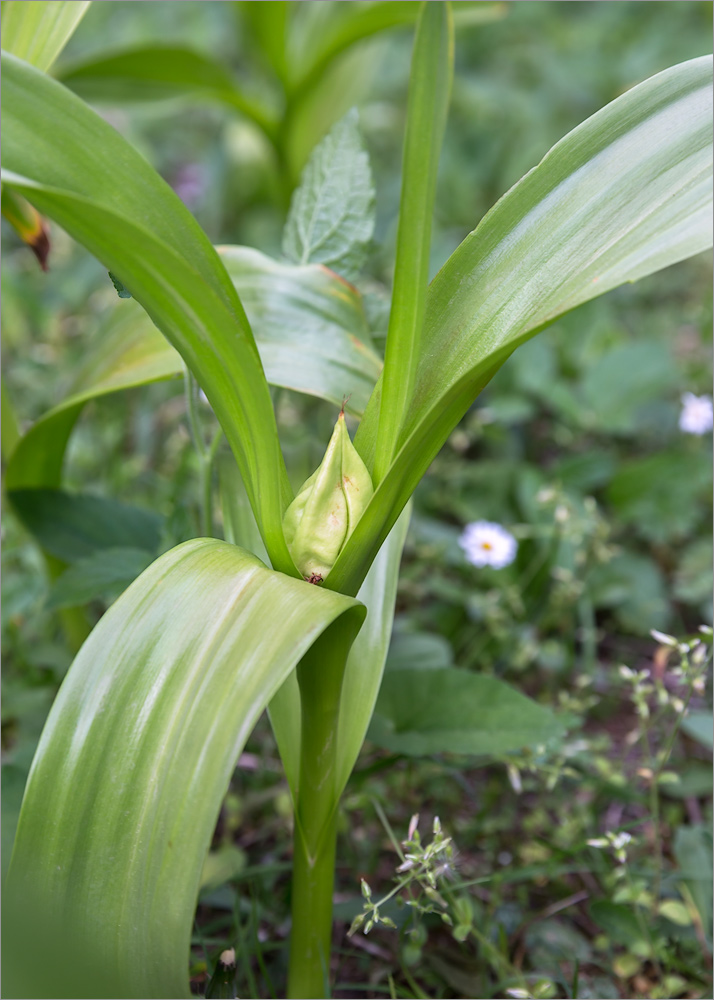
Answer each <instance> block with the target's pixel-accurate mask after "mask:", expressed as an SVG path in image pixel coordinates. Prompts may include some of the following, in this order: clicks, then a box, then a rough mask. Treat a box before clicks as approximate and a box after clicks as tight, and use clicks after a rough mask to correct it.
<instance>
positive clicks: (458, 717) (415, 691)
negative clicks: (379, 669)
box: [367, 667, 565, 757]
mask: <svg viewBox="0 0 714 1000" xmlns="http://www.w3.org/2000/svg"><path fill="white" fill-rule="evenodd" d="M564 731H565V727H564V725H563V724H562V722H561V721H560V720H558V719H557V718H556V717H555V716H554V715H553V713H552V712H551V711H550V710H549V709H547V708H544V707H543V706H542V705H538V704H536V702H534V701H531V699H530V698H527V697H526V696H525V695H523V694H521V693H520V692H519V691H516V690H515V688H512V687H510V686H509V685H508V684H506V683H504V682H503V681H501V680H498V678H496V677H485V676H481V675H479V674H472V673H468V672H467V671H465V670H458V669H457V668H454V667H443V668H442V669H441V670H420V669H411V670H410V669H408V668H406V669H403V670H391V671H387V673H385V675H384V678H383V681H382V687H381V690H380V692H379V698H378V699H377V705H376V708H375V711H374V717H373V719H372V723H371V725H370V727H369V732H368V734H367V735H368V738H369V739H370V740H372V742H373V743H376V744H377V745H378V746H381V747H385V748H386V749H387V750H391V751H392V752H394V753H401V754H407V755H410V756H417V757H420V756H421V757H426V756H429V755H430V754H435V753H465V754H487V755H489V756H493V755H494V754H502V753H508V752H509V751H513V750H520V749H522V748H523V747H529V746H536V745H538V744H539V743H546V742H548V740H550V739H552V738H553V737H554V736H557V735H559V734H562V733H563V732H564Z"/></svg>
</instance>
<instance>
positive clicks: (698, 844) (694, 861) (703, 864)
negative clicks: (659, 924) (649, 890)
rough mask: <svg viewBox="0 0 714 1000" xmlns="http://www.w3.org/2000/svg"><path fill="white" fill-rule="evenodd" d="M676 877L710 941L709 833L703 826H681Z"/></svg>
mask: <svg viewBox="0 0 714 1000" xmlns="http://www.w3.org/2000/svg"><path fill="white" fill-rule="evenodd" d="M674 856H675V858H676V859H677V865H678V866H679V876H680V878H681V879H682V880H683V881H684V883H685V885H686V887H687V888H688V889H689V892H690V893H691V895H692V898H693V900H694V902H695V904H696V907H697V909H698V910H699V916H700V917H701V921H702V928H703V930H704V934H705V936H706V938H707V940H708V942H709V947H710V948H711V941H712V834H711V829H710V828H709V827H706V826H703V825H701V826H680V827H679V828H678V829H677V832H676V833H675V836H674Z"/></svg>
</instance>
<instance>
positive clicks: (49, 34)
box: [2, 0, 89, 71]
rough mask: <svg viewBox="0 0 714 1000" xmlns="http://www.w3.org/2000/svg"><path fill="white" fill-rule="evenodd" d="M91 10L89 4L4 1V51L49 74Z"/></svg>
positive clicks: (71, 0) (73, 0)
mask: <svg viewBox="0 0 714 1000" xmlns="http://www.w3.org/2000/svg"><path fill="white" fill-rule="evenodd" d="M88 7H89V0H87V2H84V0H64V2H60V0H52V2H51V3H49V2H45V0H31V2H30V0H3V5H2V47H3V49H5V51H6V52H11V53H12V54H13V55H15V56H19V58H20V59H24V60H25V61H26V62H29V63H31V64H32V65H33V66H37V68H38V69H40V70H44V71H47V70H48V69H49V68H50V66H51V65H52V63H53V62H54V61H55V59H56V58H57V56H58V55H59V54H60V52H61V51H62V49H63V48H64V47H65V45H66V44H67V42H68V41H69V39H70V38H71V36H72V35H73V34H74V31H75V28H76V27H77V25H78V24H79V22H80V21H81V20H82V18H83V17H84V15H85V14H86V12H87V8H88Z"/></svg>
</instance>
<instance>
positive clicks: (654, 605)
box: [588, 552, 672, 635]
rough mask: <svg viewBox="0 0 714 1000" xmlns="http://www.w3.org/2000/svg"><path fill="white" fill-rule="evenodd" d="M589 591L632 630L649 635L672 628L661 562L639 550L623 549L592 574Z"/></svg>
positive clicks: (597, 602)
mask: <svg viewBox="0 0 714 1000" xmlns="http://www.w3.org/2000/svg"><path fill="white" fill-rule="evenodd" d="M588 592H589V595H590V599H591V601H592V602H593V604H594V606H595V607H596V608H612V611H613V614H614V615H615V616H616V617H617V619H618V620H619V622H620V624H621V625H623V626H624V628H625V629H626V630H627V631H628V632H634V633H635V634H637V635H648V634H649V630H650V629H651V628H658V629H667V628H669V624H670V619H671V616H672V607H671V603H670V601H669V600H668V598H667V588H666V585H665V580H664V576H663V574H662V570H661V569H660V567H659V565H658V564H657V563H656V562H655V561H654V559H651V558H649V557H647V556H642V555H639V554H638V553H636V552H621V553H619V554H618V555H616V556H614V558H612V559H611V560H610V561H609V562H606V563H603V564H601V565H596V566H594V567H593V568H592V570H591V572H590V573H589V574H588Z"/></svg>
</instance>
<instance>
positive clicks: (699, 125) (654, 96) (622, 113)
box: [328, 57, 712, 591]
mask: <svg viewBox="0 0 714 1000" xmlns="http://www.w3.org/2000/svg"><path fill="white" fill-rule="evenodd" d="M711 85H712V61H711V58H709V57H703V58H700V59H693V60H691V61H690V62H686V63H681V64H680V65H678V66H674V67H672V68H671V69H668V70H665V71H664V72H663V73H659V74H657V75H656V76H654V77H652V78H651V79H649V80H646V81H645V82H644V83H641V84H639V85H638V86H636V87H634V88H633V89H632V90H630V91H628V93H626V94H623V95H622V96H621V97H618V98H617V100H615V101H613V102H612V103H611V104H609V105H607V106H606V107H605V108H603V109H602V110H601V111H598V112H597V113H596V114H595V115H593V116H592V118H589V119H587V121H585V122H583V124H582V125H579V126H578V127H577V128H576V129H574V130H573V131H572V132H571V133H569V134H568V135H567V136H566V137H565V138H564V139H562V140H561V141H560V142H559V143H557V144H556V145H555V146H554V147H553V149H551V151H550V152H549V153H548V154H547V155H546V156H545V158H544V159H543V160H542V161H541V163H540V164H539V165H538V166H537V167H536V168H535V169H533V170H531V171H530V173H528V174H526V176H525V177H524V178H523V179H522V180H521V181H519V182H518V184H516V185H515V186H514V187H513V188H511V190H510V191H509V192H508V193H507V194H506V195H504V197H503V198H501V200H500V201H499V202H498V203H497V204H496V206H495V207H494V208H493V209H492V210H491V211H490V212H489V213H488V215H487V216H486V217H485V218H484V219H483V221H482V222H481V224H480V225H479V226H478V228H477V229H476V230H475V231H474V232H473V233H471V235H470V236H468V237H467V238H466V239H465V240H464V242H463V243H462V244H461V246H460V247H459V248H458V249H457V250H456V251H455V253H454V254H452V256H451V257H450V258H449V260H448V261H447V262H446V264H445V265H444V267H443V268H442V269H441V271H440V272H439V273H438V274H437V276H436V278H435V279H434V281H433V282H432V284H431V286H430V289H429V294H428V297H427V305H426V316H425V321H424V330H423V334H422V342H421V361H420V365H419V370H418V372H417V379H416V385H415V389H414V394H413V398H412V400H411V404H410V409H409V412H408V414H407V419H406V423H405V426H404V429H403V431H402V433H401V437H400V441H399V451H398V453H397V454H396V457H395V460H394V463H393V465H392V467H391V468H390V470H389V471H388V473H387V474H386V476H385V477H384V479H383V480H382V481H381V482H380V483H379V484H378V486H377V489H376V490H375V495H374V497H373V499H372V502H371V504H370V506H369V507H368V509H367V511H366V512H365V514H364V515H363V517H362V519H361V521H360V523H359V524H358V525H357V528H356V529H355V531H354V533H353V535H352V536H351V538H350V539H349V541H348V543H347V545H346V546H345V548H344V549H343V551H342V553H341V554H340V556H339V558H338V560H337V563H336V564H335V566H334V568H333V570H332V572H331V573H330V578H329V582H328V586H329V587H331V588H334V589H335V590H342V591H346V590H350V591H352V590H354V589H356V587H358V586H359V581H360V580H361V579H363V577H364V574H365V572H366V569H367V567H368V566H369V564H370V562H371V560H372V559H373V558H374V554H375V553H376V552H377V551H378V548H379V545H380V544H381V541H382V539H383V538H384V537H386V534H387V532H388V531H389V529H390V526H391V524H392V523H393V521H394V518H395V517H396V516H397V513H398V511H399V510H400V509H401V505H402V504H403V503H404V502H406V499H407V497H408V496H410V494H411V493H412V492H413V490H414V488H415V487H416V485H417V483H418V482H419V480H420V479H421V477H422V475H423V474H424V472H425V471H426V469H427V468H428V467H429V464H430V463H431V461H432V460H433V458H434V456H435V455H436V454H437V452H438V451H439V449H440V448H441V446H442V444H443V443H444V442H445V441H446V439H447V437H448V435H449V434H450V433H451V431H452V430H453V428H454V427H455V426H456V424H457V423H458V421H459V420H460V419H461V417H462V416H463V414H464V413H465V412H466V411H467V410H468V408H469V406H470V405H471V404H472V403H473V401H474V399H475V398H476V396H477V395H478V394H479V392H480V391H481V389H482V388H483V387H484V385H486V383H487V382H488V381H489V379H490V378H491V377H492V376H493V374H494V373H495V372H496V371H497V369H498V368H499V367H500V366H501V365H502V364H503V363H504V361H505V360H506V359H507V358H508V357H509V355H510V354H511V353H512V351H513V350H514V349H515V348H516V347H517V346H518V345H519V344H521V343H523V342H524V341H526V340H528V339H529V338H530V337H532V336H533V335H534V334H535V333H537V332H538V331H540V330H542V329H543V328H544V327H546V326H547V325H548V324H549V323H552V322H553V321H554V320H555V319H557V317H558V316H560V315H562V314H563V313H564V312H567V311H568V310H570V309H574V308H575V307H576V306H578V305H580V304H581V303H583V302H587V301H588V300H589V299H592V298H594V297H596V296H597V295H601V294H602V293H603V292H606V291H609V290H610V289H611V288H615V287H616V286H617V285H620V284H622V283H623V282H626V281H635V280H637V279H638V278H641V277H643V276H644V275H646V274H651V273H652V272H654V271H657V270H659V269H661V268H663V267H667V266H668V265H670V264H674V263H676V262H677V261H679V260H684V259H685V258H687V257H690V256H692V255H693V254H695V253H698V252H700V251H701V250H705V249H706V248H707V247H709V246H710V245H711V242H712V232H711V227H712V219H711V203H712V192H711V173H712V171H711V161H712V144H711V126H712V111H711V102H712V87H711ZM379 406H380V386H379V385H378V387H377V389H376V390H375V393H374V395H373V397H372V400H371V401H370V405H369V407H368V408H367V412H366V413H365V417H364V420H363V421H362V423H361V425H360V428H359V431H358V434H357V437H356V439H355V445H356V446H357V448H358V450H359V451H360V453H361V454H362V457H363V458H364V459H365V462H366V464H367V466H368V468H372V467H373V466H374V462H375V443H376V428H377V422H378V416H379Z"/></svg>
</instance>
